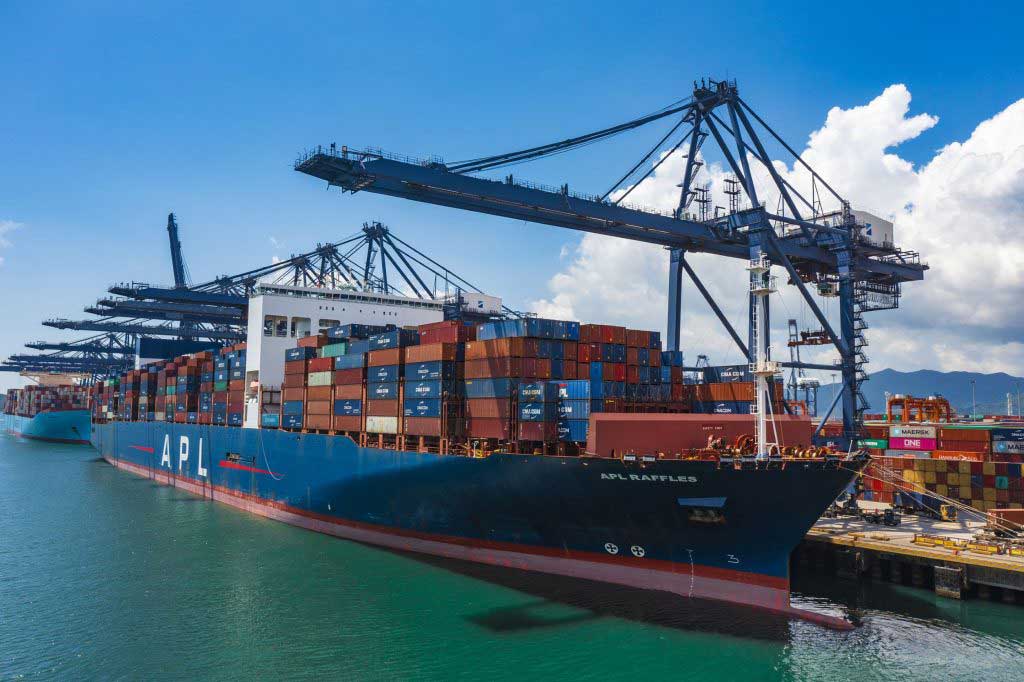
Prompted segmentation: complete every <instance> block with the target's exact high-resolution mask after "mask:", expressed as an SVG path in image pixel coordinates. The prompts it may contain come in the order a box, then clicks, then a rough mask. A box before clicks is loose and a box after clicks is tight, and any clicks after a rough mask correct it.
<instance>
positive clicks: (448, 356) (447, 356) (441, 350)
mask: <svg viewBox="0 0 1024 682" xmlns="http://www.w3.org/2000/svg"><path fill="white" fill-rule="evenodd" d="M458 348H459V346H458V344H455V343H428V344H426V345H422V344H421V345H419V346H409V347H408V348H406V349H405V364H407V365H410V364H412V363H414V362H437V361H438V360H442V361H448V362H452V361H454V360H455V359H456V356H457V353H458Z"/></svg>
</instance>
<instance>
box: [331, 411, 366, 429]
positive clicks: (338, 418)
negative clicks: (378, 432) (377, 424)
mask: <svg viewBox="0 0 1024 682" xmlns="http://www.w3.org/2000/svg"><path fill="white" fill-rule="evenodd" d="M331 428H333V429H334V430H335V431H362V430H363V418H362V417H360V416H358V415H356V416H352V415H342V414H336V415H334V417H333V418H332V419H331Z"/></svg>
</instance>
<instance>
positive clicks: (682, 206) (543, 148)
mask: <svg viewBox="0 0 1024 682" xmlns="http://www.w3.org/2000/svg"><path fill="white" fill-rule="evenodd" d="M663 119H668V121H669V122H670V123H671V124H672V125H671V127H670V128H669V130H668V132H667V133H666V134H665V135H664V136H663V137H661V139H660V140H659V142H658V143H657V144H655V145H654V147H653V148H651V149H650V150H649V151H647V153H646V154H644V155H643V156H642V157H641V158H640V160H639V161H637V162H636V163H635V164H633V165H632V166H631V168H630V169H629V170H628V171H626V173H625V174H623V175H622V176H621V177H619V179H618V180H617V181H616V182H615V183H614V184H613V185H612V186H611V187H610V188H609V189H608V190H607V191H606V192H604V193H603V194H599V195H586V194H581V193H577V192H573V191H570V189H569V185H568V184H563V185H561V187H545V186H542V185H536V184H532V183H529V182H525V181H523V180H520V179H518V178H516V177H514V176H513V175H511V174H509V175H506V176H505V177H504V178H497V179H491V178H485V177H478V176H477V175H476V174H477V173H480V172H483V171H488V170H494V169H498V168H502V167H507V166H511V165H513V164H520V163H524V162H529V161H533V160H536V159H540V158H543V157H548V156H551V155H554V154H561V153H564V152H568V151H571V150H574V149H578V148H581V147H583V146H585V145H589V144H592V143H595V142H599V141H601V140H606V139H609V138H611V137H613V136H616V135H620V134H622V133H625V132H627V131H631V130H635V129H637V128H640V127H642V126H646V125H648V124H651V123H653V122H655V121H660V120H663ZM755 126H759V128H757V127H755ZM758 129H760V130H761V131H762V132H763V133H767V135H768V136H769V138H770V139H771V140H774V142H773V145H775V146H777V147H780V148H781V149H784V150H785V151H786V152H787V153H788V154H790V155H791V156H792V157H793V159H794V160H795V163H796V164H797V166H796V167H797V168H799V169H800V172H801V173H806V176H807V178H808V179H809V184H810V191H809V192H807V194H809V197H810V199H808V197H807V196H805V193H802V192H801V191H800V189H798V188H797V187H795V186H794V185H793V184H792V183H790V182H789V181H788V180H786V179H785V178H783V177H782V176H781V175H780V174H779V172H778V170H777V169H776V168H775V166H774V164H773V163H772V159H771V157H770V156H769V153H768V151H767V149H766V147H765V145H764V143H763V142H762V138H761V136H760V135H759V134H758V132H757V130H758ZM708 139H713V140H714V142H715V145H716V146H717V149H718V152H719V153H720V154H721V156H722V158H723V159H724V162H725V163H726V164H727V167H728V169H729V170H730V171H731V173H732V175H733V176H734V178H735V183H731V184H732V186H733V187H734V188H738V189H741V190H742V195H743V197H745V200H744V202H743V203H744V205H743V206H741V205H740V192H739V191H736V192H735V194H731V195H730V202H729V203H730V206H729V208H728V209H727V210H726V209H721V210H719V209H718V208H716V209H715V210H714V211H711V210H708V209H707V208H705V207H706V206H707V204H706V203H705V199H706V198H707V194H708V191H707V187H706V186H700V185H698V183H697V174H698V170H699V169H700V167H701V165H702V162H701V160H700V159H699V158H698V152H702V151H703V146H704V144H705V142H707V140H708ZM669 145H671V146H669ZM666 150H667V152H668V153H662V154H661V155H660V156H658V153H659V152H665V151H666ZM677 151H679V152H681V153H683V154H685V158H686V167H685V170H684V172H683V175H682V178H680V183H679V186H680V194H679V201H678V205H677V206H676V207H675V208H674V209H673V210H671V211H659V210H654V209H650V208H644V207H639V206H632V205H628V204H626V203H625V201H624V200H625V199H626V198H627V197H628V196H629V195H630V193H631V192H632V191H633V189H635V188H636V187H637V186H639V185H640V184H641V183H642V182H643V180H645V179H646V178H648V177H649V176H650V175H651V174H652V173H654V171H655V170H657V169H658V168H659V167H660V166H661V165H662V164H663V163H664V161H665V160H666V159H668V158H670V157H671V156H672V155H673V153H675V152H677ZM648 162H650V163H649V167H647V168H646V170H644V166H645V164H648ZM754 162H756V163H757V164H760V167H762V169H763V170H762V172H761V173H760V174H759V176H756V175H755V174H754V173H753V172H752V169H753V168H755V166H754ZM295 170H297V171H299V172H302V173H305V174H307V175H310V176H313V177H315V178H319V179H321V180H325V181H326V182H327V183H328V186H335V187H339V188H341V190H342V191H343V192H351V193H355V192H361V191H362V192H372V193H377V194H385V195H389V196H394V197H399V198H403V199H410V200H413V201H420V202H425V203H430V204H437V205H442V206H449V207H453V208H461V209H464V210H469V211H475V212H478V213H487V214H491V215H497V216H503V217H506V218H513V219H516V220H524V221H529V222H534V223H542V224H547V225H554V226H557V227H564V228H568V229H572V230H581V231H585V232H593V233H596V234H603V235H610V236H617V237H623V238H625V239H633V240H637V241H643V242H648V243H652V244H658V245H660V246H664V247H668V248H669V250H670V268H669V272H670V274H669V287H668V288H669V311H668V336H667V340H668V347H669V349H671V350H678V349H679V329H680V311H681V298H682V273H683V272H685V273H686V274H687V276H688V277H689V278H690V280H692V282H693V284H694V286H695V288H696V289H697V291H699V292H700V294H701V295H702V296H703V298H704V299H705V300H706V301H707V303H708V305H709V306H710V307H711V309H712V311H713V312H714V313H715V315H716V316H717V318H718V319H719V321H720V322H721V323H722V325H723V326H724V328H725V330H726V331H727V332H728V333H729V335H730V337H732V339H733V341H734V342H735V343H736V345H737V346H738V347H739V348H740V350H741V351H742V353H743V355H744V356H745V357H747V358H748V360H749V362H750V364H751V367H752V369H753V370H761V369H764V366H762V365H761V362H762V360H763V359H765V358H767V357H768V354H769V352H770V351H769V349H770V338H769V333H768V331H769V329H770V325H769V324H766V322H768V320H769V318H768V309H767V300H766V299H764V297H763V296H761V292H763V291H765V290H766V289H767V288H768V287H769V280H770V277H771V275H770V271H769V270H770V267H771V266H781V267H782V268H784V269H785V271H786V273H787V275H788V278H789V280H788V281H789V283H790V284H792V285H795V286H796V287H797V288H798V289H799V291H800V294H801V296H802V297H803V299H804V300H805V301H806V302H807V304H808V306H809V308H810V309H811V311H812V312H813V313H814V316H815V317H816V318H817V321H818V323H819V324H820V325H821V328H822V330H823V331H824V332H825V333H826V334H827V336H828V339H829V341H830V342H831V344H832V345H833V346H834V347H835V348H836V350H837V352H838V354H839V357H840V363H839V368H840V371H841V373H842V377H843V389H842V391H841V392H839V393H838V394H837V396H836V399H835V400H834V401H833V402H832V404H831V405H830V406H829V408H828V409H827V410H826V411H825V412H824V414H823V415H821V423H820V424H819V425H818V429H817V431H816V432H815V435H817V434H818V433H820V430H821V428H822V426H823V425H824V423H825V421H826V420H827V419H828V418H829V416H830V415H831V414H832V412H833V411H834V410H835V408H836V406H837V404H838V403H839V402H841V403H842V418H843V438H844V440H845V442H846V444H849V443H850V442H852V441H854V440H855V439H857V438H858V437H860V431H861V426H862V421H863V414H864V410H865V409H866V407H867V401H866V399H865V398H864V395H863V393H862V392H861V389H860V384H861V383H862V382H863V381H865V380H867V373H866V372H865V365H866V363H867V360H868V359H867V355H866V353H865V346H866V345H867V341H866V339H865V331H866V329H867V323H866V322H865V319H864V315H865V313H867V312H871V311H875V310H887V309H894V308H896V307H897V306H898V303H899V297H900V285H901V284H902V283H904V282H912V281H918V280H922V279H923V278H924V272H925V270H926V269H927V265H924V264H922V263H921V261H920V257H919V255H918V254H917V253H916V252H913V251H905V250H901V249H899V248H897V247H895V246H893V245H892V244H881V243H878V242H876V241H873V240H872V239H871V238H870V237H869V231H870V230H869V227H868V226H866V225H864V224H862V223H858V221H857V219H856V217H855V215H854V213H853V211H851V208H850V205H849V203H848V202H847V201H846V200H845V199H843V197H841V196H840V195H839V194H838V193H837V192H836V191H835V190H834V189H833V188H832V186H831V185H829V184H828V182H826V181H825V179H823V178H822V177H821V176H820V175H819V174H818V173H817V172H816V171H815V170H814V169H813V168H811V166H810V165H809V164H807V163H806V162H805V161H804V160H803V159H802V158H801V157H800V155H799V154H798V153H797V152H796V151H794V150H793V148H792V147H791V146H790V145H789V144H787V143H786V142H785V141H784V140H783V139H782V138H781V137H780V136H779V135H778V134H777V133H776V132H775V131H774V130H773V129H772V128H771V127H770V126H769V125H768V124H767V123H765V121H764V120H763V119H762V118H761V117H760V116H759V115H758V114H757V113H756V112H755V111H754V110H753V109H752V108H751V107H750V106H749V105H748V104H747V103H746V102H745V101H744V100H743V99H742V98H741V97H740V96H739V91H738V89H737V86H736V83H735V81H714V80H711V81H707V80H702V81H701V82H700V83H694V89H693V93H692V96H691V97H687V98H686V99H683V100H679V101H677V102H674V103H672V104H670V105H668V106H666V107H664V108H662V109H660V110H658V111H656V112H653V113H651V114H648V115H646V116H642V117H640V118H637V119H634V120H631V121H627V122H625V123H622V124H619V125H615V126H612V127H609V128H604V129H602V130H597V131H594V132H591V133H587V134H585V135H580V136H577V137H572V138H568V139H564V140H560V141H556V142H552V143H550V144H544V145H538V146H535V147H531V148H528V149H522V150H519V151H513V152H508V153H504V154H496V155H490V156H482V157H478V158H474V159H468V160H465V161H459V162H453V163H445V162H444V161H443V159H441V158H438V157H435V158H431V159H415V158H411V157H405V156H398V155H393V154H389V153H385V152H383V151H381V150H380V149H379V148H366V149H362V150H356V149H353V148H349V147H347V146H342V147H340V148H339V147H338V146H337V145H336V144H331V145H329V146H327V147H317V148H315V149H314V150H312V151H309V152H306V153H304V154H302V155H300V156H299V158H298V159H297V160H296V162H295ZM757 177H761V178H767V180H763V181H762V183H761V186H758V183H757V182H756V180H757ZM627 183H628V186H627ZM805 192H806V188H805ZM821 192H827V193H828V195H829V196H830V197H831V199H829V201H830V203H834V204H835V206H836V209H835V210H833V211H832V212H830V213H825V212H823V208H822V194H821ZM776 198H777V200H778V206H779V208H778V209H777V210H776V211H775V212H770V211H769V210H768V209H767V208H766V205H765V203H764V201H765V200H766V199H772V200H775V199H776ZM695 203H696V207H695V206H694V205H695ZM695 208H697V209H699V210H698V211H697V214H696V215H695V214H694V213H693V211H694V209H695ZM693 252H695V253H708V254H713V255H717V256H723V257H727V258H733V259H740V260H743V261H746V262H747V264H748V270H750V289H749V291H748V295H749V301H750V306H749V315H748V333H747V335H746V336H747V338H746V340H744V339H742V338H741V337H740V335H739V334H738V333H737V332H736V330H735V329H734V328H733V327H732V325H731V324H730V323H729V321H728V320H727V319H726V317H725V315H724V314H723V313H722V311H721V308H720V307H719V306H718V304H717V302H716V301H715V300H714V298H713V297H712V296H711V295H710V294H709V292H708V291H707V289H706V287H705V286H704V285H703V283H702V282H701V280H700V279H699V278H698V276H697V275H696V273H695V272H694V270H693V268H692V267H691V265H690V264H689V262H687V260H686V254H687V253H693ZM765 263H766V264H767V265H768V268H767V269H764V268H762V264H765ZM755 265H756V267H755ZM808 285H812V286H813V287H814V289H815V290H816V291H818V292H828V293H829V294H830V295H831V294H835V295H836V296H837V297H838V299H839V320H840V324H839V329H838V330H836V329H834V328H833V326H832V324H831V323H830V322H829V320H828V319H827V318H826V316H825V314H824V312H822V309H821V307H820V306H819V305H818V303H817V302H816V301H815V299H814V296H813V295H812V292H811V290H810V289H809V287H808ZM759 299H764V300H763V301H759ZM759 315H760V316H761V322H758V316H759ZM759 328H760V332H758V329H759ZM755 337H756V338H757V342H758V347H755V343H754V339H755ZM768 362H769V364H771V363H770V360H769V361H768ZM782 364H783V365H786V366H795V367H797V368H802V369H817V370H826V371H831V370H833V366H832V365H818V364H811V363H803V362H800V363H793V362H791V363H782Z"/></svg>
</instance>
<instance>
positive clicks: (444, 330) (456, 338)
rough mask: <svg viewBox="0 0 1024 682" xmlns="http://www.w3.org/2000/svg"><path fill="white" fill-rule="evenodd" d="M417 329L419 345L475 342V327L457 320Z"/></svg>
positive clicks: (433, 323) (435, 323) (421, 326)
mask: <svg viewBox="0 0 1024 682" xmlns="http://www.w3.org/2000/svg"><path fill="white" fill-rule="evenodd" d="M418 329H419V333H420V344H421V345H422V344H429V343H465V342H466V341H475V340H476V327H474V326H470V325H465V324H462V323H461V322H459V321H457V320H448V321H445V322H432V323H431V324H421V325H420V326H419V327H418ZM418 435H426V434H418Z"/></svg>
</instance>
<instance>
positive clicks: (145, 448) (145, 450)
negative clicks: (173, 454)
mask: <svg viewBox="0 0 1024 682" xmlns="http://www.w3.org/2000/svg"><path fill="white" fill-rule="evenodd" d="M130 447H131V449H132V450H141V451H142V452H148V453H149V454H151V455H152V454H153V452H155V451H154V450H153V448H150V447H146V446H145V445H132V446H130Z"/></svg>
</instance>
